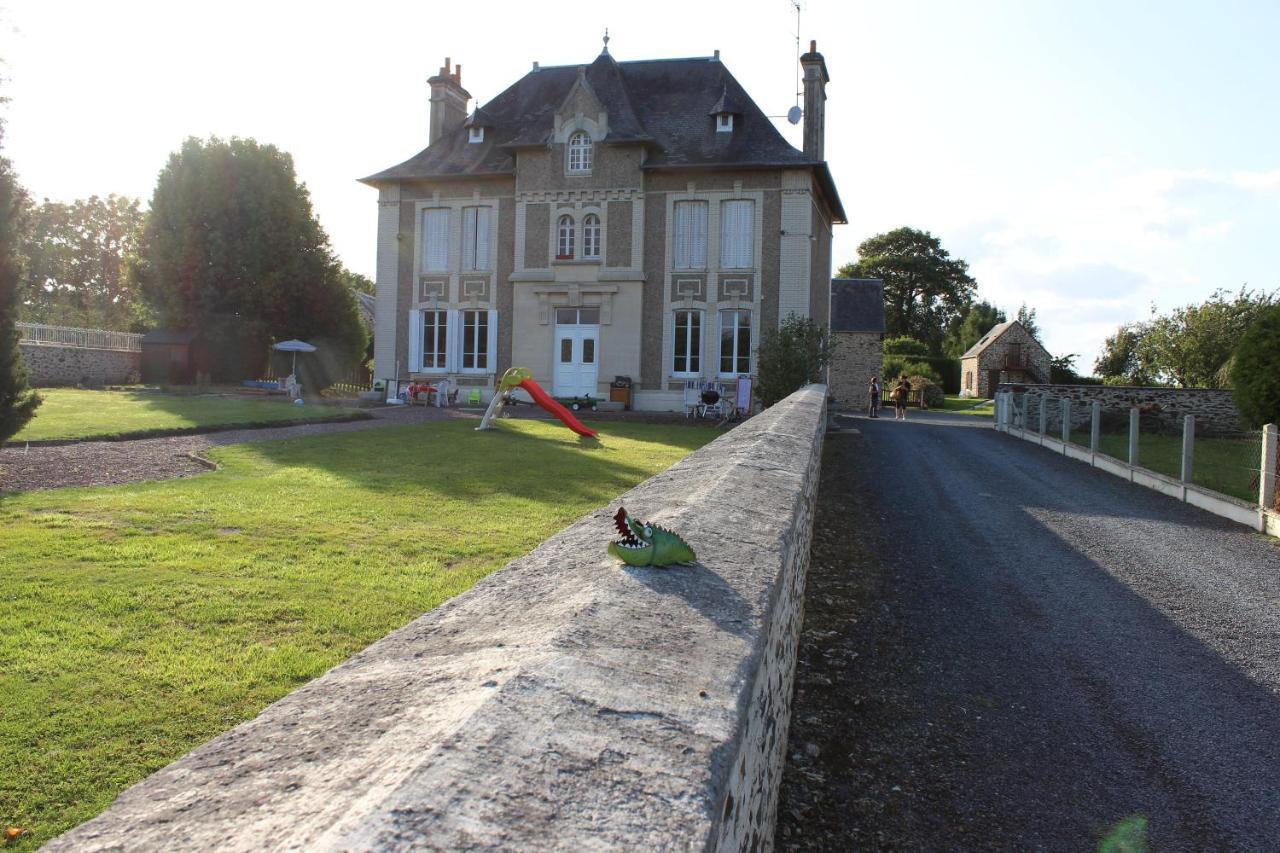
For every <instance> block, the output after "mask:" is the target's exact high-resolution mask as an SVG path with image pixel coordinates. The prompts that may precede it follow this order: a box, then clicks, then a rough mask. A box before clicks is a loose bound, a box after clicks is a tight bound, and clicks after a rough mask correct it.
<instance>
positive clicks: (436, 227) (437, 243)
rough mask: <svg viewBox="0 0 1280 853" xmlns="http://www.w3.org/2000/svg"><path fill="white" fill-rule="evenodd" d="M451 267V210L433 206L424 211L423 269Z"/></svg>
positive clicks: (435, 269)
mask: <svg viewBox="0 0 1280 853" xmlns="http://www.w3.org/2000/svg"><path fill="white" fill-rule="evenodd" d="M448 269H449V211H448V209H447V208H433V209H431V210H424V211H422V271H423V272H447V271H448Z"/></svg>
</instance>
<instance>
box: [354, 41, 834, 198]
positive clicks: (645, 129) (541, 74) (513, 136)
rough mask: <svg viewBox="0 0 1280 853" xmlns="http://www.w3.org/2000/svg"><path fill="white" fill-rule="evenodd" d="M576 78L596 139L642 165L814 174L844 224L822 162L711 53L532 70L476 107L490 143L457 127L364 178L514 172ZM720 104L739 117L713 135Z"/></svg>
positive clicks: (549, 127) (540, 139) (603, 59)
mask: <svg viewBox="0 0 1280 853" xmlns="http://www.w3.org/2000/svg"><path fill="white" fill-rule="evenodd" d="M580 74H581V75H582V76H583V78H584V79H585V81H586V83H587V84H588V85H589V87H590V91H591V92H592V93H593V94H594V95H595V97H596V98H597V99H598V100H599V101H600V103H601V105H602V106H603V107H604V109H605V110H606V112H607V113H608V127H609V130H608V135H607V136H606V137H605V138H604V139H603V140H597V142H601V143H602V144H605V145H614V144H638V145H645V146H647V147H648V149H649V153H648V156H647V158H646V160H645V165H644V167H643V168H645V169H664V168H695V167H703V168H716V169H719V168H761V167H785V166H798V167H803V166H809V167H813V168H815V170H816V172H817V173H818V178H819V181H820V183H822V185H823V188H824V190H825V191H826V192H827V194H828V196H829V200H830V201H831V203H832V208H833V211H834V212H835V215H836V218H837V219H838V220H840V221H843V220H844V211H843V209H842V208H841V207H840V200H839V197H838V196H837V195H836V193H835V186H834V184H833V183H832V181H831V175H830V171H829V170H828V169H827V167H826V164H825V163H824V162H822V161H815V160H810V159H809V158H807V157H806V156H805V155H804V153H803V152H801V151H799V150H797V149H796V148H794V147H793V146H792V145H791V144H790V143H789V142H787V141H786V139H784V138H783V137H782V134H780V133H779V132H778V130H777V128H775V127H774V126H773V122H772V121H770V120H769V119H768V118H767V117H766V116H765V114H764V113H763V112H762V111H761V110H760V108H759V107H758V106H756V103H755V101H753V100H752V99H751V97H750V96H749V95H748V94H747V92H746V90H744V89H743V88H742V86H741V84H739V83H738V81H737V80H736V79H735V78H734V76H733V75H732V74H731V73H729V70H728V69H727V68H726V67H725V65H724V63H723V62H721V61H720V59H719V58H718V57H710V56H706V57H692V58H687V59H649V60H640V61H635V62H617V61H615V60H614V58H613V57H612V56H610V55H609V54H607V53H602V54H601V55H600V56H599V57H597V58H596V60H595V61H594V62H592V63H591V64H590V65H588V66H585V67H584V66H577V65H562V66H555V67H549V68H540V69H537V70H534V71H530V72H529V73H528V74H526V75H525V76H524V77H522V78H520V79H519V80H517V81H516V82H515V83H514V84H513V85H511V86H510V87H508V88H507V89H506V90H505V91H504V92H502V93H501V94H499V95H498V96H497V97H495V98H493V99H492V100H491V101H489V102H488V103H486V104H485V105H484V106H483V107H482V108H481V109H480V110H479V112H481V113H482V114H483V115H484V116H485V118H486V119H487V120H488V121H490V122H491V124H490V123H487V124H486V127H487V128H488V129H487V130H486V133H485V140H484V142H482V143H470V142H469V141H468V135H467V133H466V131H465V129H462V128H460V129H458V130H456V131H454V132H453V133H448V134H445V135H444V136H442V137H441V138H440V139H438V140H436V142H435V144H433V145H431V146H430V147H428V148H426V149H425V150H423V151H421V152H419V153H418V154H416V155H414V156H413V157H411V158H409V159H408V160H406V161H405V162H403V163H400V164H399V165H397V166H392V167H391V168H389V169H386V170H384V171H381V172H378V173H377V174H374V175H371V176H369V177H367V178H363V179H362V180H363V181H365V182H366V183H370V184H379V183H384V182H392V181H399V180H413V179H424V178H444V177H466V176H476V177H479V176H485V175H512V174H515V157H516V151H517V150H518V149H520V148H522V147H526V146H545V145H547V144H549V143H550V141H551V138H552V134H553V133H554V130H555V127H554V125H555V114H556V111H557V109H559V107H560V106H561V105H562V104H563V103H564V102H565V99H566V98H567V97H568V96H569V94H570V92H571V91H572V89H573V87H574V85H575V83H576V81H577V80H578V77H579V75H580ZM724 103H728V104H729V105H731V106H732V107H733V108H734V109H733V111H734V112H737V113H739V115H740V116H741V119H740V120H739V121H738V122H737V123H736V124H735V127H734V131H733V133H728V134H726V133H716V130H715V123H714V121H713V120H712V119H711V118H709V116H710V114H711V113H712V112H713V111H714V110H715V108H716V107H717V106H719V105H722V104H724Z"/></svg>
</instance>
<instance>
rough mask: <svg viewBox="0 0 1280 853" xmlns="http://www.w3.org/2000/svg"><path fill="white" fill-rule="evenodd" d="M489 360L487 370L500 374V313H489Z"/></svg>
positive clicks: (486, 363) (486, 365)
mask: <svg viewBox="0 0 1280 853" xmlns="http://www.w3.org/2000/svg"><path fill="white" fill-rule="evenodd" d="M488 335H489V337H488V342H489V359H488V361H486V362H485V366H484V367H485V370H487V371H488V372H490V373H497V372H498V312H497V311H490V312H489V332H488Z"/></svg>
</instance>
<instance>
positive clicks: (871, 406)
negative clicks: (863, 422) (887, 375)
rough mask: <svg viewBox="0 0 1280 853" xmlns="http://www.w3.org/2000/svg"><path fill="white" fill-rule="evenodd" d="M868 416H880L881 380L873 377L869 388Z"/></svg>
mask: <svg viewBox="0 0 1280 853" xmlns="http://www.w3.org/2000/svg"><path fill="white" fill-rule="evenodd" d="M867 416H868V417H872V418H878V417H880V380H879V379H877V378H876V377H874V376H872V377H871V386H870V387H869V388H867Z"/></svg>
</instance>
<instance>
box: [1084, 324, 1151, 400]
mask: <svg viewBox="0 0 1280 853" xmlns="http://www.w3.org/2000/svg"><path fill="white" fill-rule="evenodd" d="M1146 331H1147V329H1146V325H1145V324H1143V323H1126V324H1125V325H1123V326H1120V327H1119V328H1118V329H1116V332H1115V334H1114V335H1112V336H1110V337H1109V338H1107V339H1106V340H1105V341H1104V342H1103V344H1102V354H1101V355H1099V356H1098V358H1097V360H1095V361H1094V363H1093V371H1094V373H1096V374H1098V375H1099V376H1101V377H1102V379H1103V381H1104V382H1106V383H1107V384H1109V385H1150V384H1151V383H1152V382H1153V381H1155V380H1154V378H1153V377H1152V375H1151V368H1150V366H1149V365H1147V364H1145V363H1144V362H1143V361H1142V358H1141V349H1142V347H1141V344H1142V337H1143V335H1145V334H1146Z"/></svg>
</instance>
